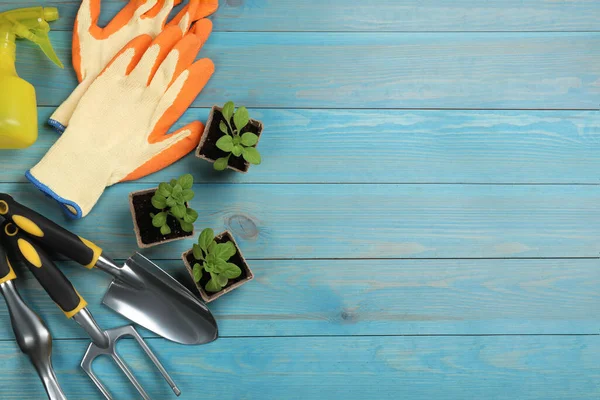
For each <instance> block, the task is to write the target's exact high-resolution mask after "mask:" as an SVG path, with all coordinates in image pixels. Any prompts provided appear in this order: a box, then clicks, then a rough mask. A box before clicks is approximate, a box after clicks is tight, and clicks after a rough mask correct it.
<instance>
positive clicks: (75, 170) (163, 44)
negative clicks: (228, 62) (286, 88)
mask: <svg viewBox="0 0 600 400" xmlns="http://www.w3.org/2000/svg"><path fill="white" fill-rule="evenodd" d="M211 29H212V24H211V23H210V21H209V20H201V21H198V23H196V25H194V27H193V28H192V30H191V31H190V32H189V33H187V34H186V35H183V33H182V31H181V29H180V28H179V27H178V26H171V27H168V28H166V29H165V30H164V31H163V32H162V33H161V34H160V35H159V36H158V37H156V39H154V40H152V37H150V36H149V35H141V36H138V37H137V38H135V39H134V40H132V41H131V42H130V43H129V44H127V46H125V47H124V48H123V49H122V50H121V51H120V52H119V53H118V54H117V56H116V57H115V58H114V59H113V60H112V61H111V62H110V63H109V65H108V66H107V67H106V69H105V70H104V71H103V72H102V73H101V74H100V75H99V76H98V78H96V80H95V81H94V82H93V83H92V84H91V85H90V87H89V88H88V90H87V91H86V92H85V94H84V95H83V96H82V98H81V100H80V101H79V105H78V106H77V108H76V109H75V112H74V113H73V116H72V117H71V122H70V123H69V126H68V127H67V129H66V130H65V132H64V133H63V134H62V135H61V137H60V138H59V139H58V140H57V141H56V143H55V144H54V146H52V147H51V148H50V150H49V151H48V153H46V155H45V156H44V158H43V159H42V160H41V161H40V162H39V163H38V164H37V165H36V166H35V167H33V168H32V169H31V170H29V171H28V172H27V173H26V176H27V178H28V179H29V180H30V181H31V182H32V183H33V184H34V185H36V186H37V187H38V188H39V189H40V190H41V191H43V192H44V193H45V194H46V195H48V196H50V197H52V198H54V199H55V200H57V201H58V202H59V203H60V204H61V206H62V207H63V209H64V210H65V211H66V212H67V215H69V216H70V217H72V218H82V217H84V216H86V215H87V214H88V213H89V212H90V210H91V209H92V207H94V205H95V204H96V202H97V201H98V199H99V198H100V196H101V195H102V192H104V189H105V188H106V187H108V186H111V185H113V184H115V183H117V182H122V181H128V180H135V179H139V178H141V177H143V176H146V175H148V174H151V173H153V172H156V171H158V170H160V169H162V168H165V167H167V166H169V165H171V164H172V163H173V162H175V161H177V160H179V159H180V158H181V157H183V156H184V155H186V154H188V153H189V152H190V151H192V150H193V149H194V148H195V147H196V146H197V145H198V142H199V141H200V136H201V134H202V131H203V129H204V125H203V124H202V123H201V122H199V121H195V122H192V123H190V124H188V125H186V126H185V127H183V128H181V129H179V130H178V131H176V132H174V133H172V134H168V133H167V132H168V130H169V129H170V128H171V126H172V125H173V124H174V123H175V122H176V121H177V120H178V119H179V117H180V116H181V115H182V114H183V113H184V112H185V110H186V109H187V108H188V107H189V106H190V104H191V103H192V102H193V101H194V99H195V98H196V96H197V95H198V94H199V93H200V91H201V90H202V88H203V87H204V85H206V83H207V82H208V80H209V79H210V77H211V75H212V74H213V72H214V65H213V63H212V61H211V60H209V59H207V58H205V59H201V60H199V61H196V62H194V59H195V58H196V55H197V54H198V52H199V51H200V48H201V47H202V44H203V43H204V41H205V40H206V39H207V38H208V36H209V34H210V31H211Z"/></svg>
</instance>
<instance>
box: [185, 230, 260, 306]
mask: <svg viewBox="0 0 600 400" xmlns="http://www.w3.org/2000/svg"><path fill="white" fill-rule="evenodd" d="M215 241H216V242H217V243H225V242H231V243H233V245H234V246H235V250H236V253H235V255H234V256H233V257H231V258H230V259H229V262H231V263H233V264H235V265H237V266H238V267H240V269H241V270H242V274H241V275H240V276H239V277H238V278H235V279H230V280H229V282H228V283H227V286H225V287H224V288H223V289H221V290H220V291H218V292H215V293H211V292H207V291H206V290H205V289H204V287H205V286H206V284H207V283H208V281H209V280H210V274H209V273H208V272H206V271H205V270H202V279H200V282H195V281H194V264H195V263H196V262H197V261H196V259H195V258H194V254H193V252H192V249H190V250H188V251H186V252H185V253H183V255H182V259H183V263H184V264H185V268H186V269H187V270H188V272H189V274H190V276H191V277H192V281H194V283H195V284H196V288H197V289H198V292H200V297H202V300H204V301H205V302H206V303H210V302H211V301H213V300H216V299H218V298H219V297H221V296H223V295H224V294H225V293H229V292H231V291H232V290H234V289H237V288H239V287H240V286H242V285H243V284H244V283H246V282H248V281H250V280H252V279H253V278H254V274H253V273H252V271H251V270H250V267H249V266H248V263H247V262H246V259H245V258H244V256H243V255H242V252H241V251H240V248H239V246H238V245H237V243H236V242H235V240H234V239H233V235H232V234H231V232H229V231H224V232H222V233H220V234H218V235H217V236H215Z"/></svg>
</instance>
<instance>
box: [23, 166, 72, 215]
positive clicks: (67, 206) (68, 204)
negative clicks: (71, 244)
mask: <svg viewBox="0 0 600 400" xmlns="http://www.w3.org/2000/svg"><path fill="white" fill-rule="evenodd" d="M25 177H26V178H27V179H28V180H29V182H31V183H32V184H33V185H34V186H35V187H37V188H38V189H39V190H40V191H42V193H44V194H45V195H46V196H48V197H50V198H51V199H54V200H56V201H57V202H58V204H59V205H60V207H61V208H62V210H63V211H64V212H65V214H66V215H67V217H69V218H71V219H81V218H83V211H82V209H81V207H79V205H78V204H77V203H75V202H74V201H70V200H67V199H65V198H63V197H61V196H59V195H58V194H57V193H56V192H55V191H53V190H52V189H50V188H49V187H48V186H46V185H44V184H43V183H42V182H40V181H39V180H38V179H37V178H36V177H35V176H33V174H32V173H31V170H29V171H27V172H26V173H25Z"/></svg>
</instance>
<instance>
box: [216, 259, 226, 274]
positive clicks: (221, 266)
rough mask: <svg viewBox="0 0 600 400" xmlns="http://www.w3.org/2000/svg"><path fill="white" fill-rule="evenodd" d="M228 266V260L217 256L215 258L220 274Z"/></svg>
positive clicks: (217, 270)
mask: <svg viewBox="0 0 600 400" xmlns="http://www.w3.org/2000/svg"><path fill="white" fill-rule="evenodd" d="M226 267H227V261H225V260H223V259H221V258H217V259H216V260H215V272H218V273H219V274H220V273H221V272H222V271H223V270H224V269H225V268H226Z"/></svg>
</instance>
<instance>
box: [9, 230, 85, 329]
mask: <svg viewBox="0 0 600 400" xmlns="http://www.w3.org/2000/svg"><path fill="white" fill-rule="evenodd" d="M4 233H5V238H6V243H7V244H8V246H10V247H11V249H10V250H12V251H13V252H15V253H16V254H17V255H18V256H19V257H21V258H22V260H23V263H24V264H25V265H26V266H27V268H29V270H30V271H31V273H33V276H35V278H36V279H37V280H38V282H39V283H40V284H41V285H42V287H43V288H44V290H46V292H47V293H48V294H49V295H50V297H51V298H52V300H54V302H55V303H56V304H57V305H58V306H59V307H60V308H61V310H62V311H63V312H64V313H65V315H66V316H67V317H68V318H71V317H72V316H73V315H75V314H77V313H78V312H79V311H81V310H82V309H83V308H85V306H87V302H86V301H85V300H84V299H83V297H81V296H80V295H79V293H77V290H75V288H74V287H73V285H72V284H71V282H70V281H69V279H67V277H66V276H65V275H64V274H63V273H62V272H61V270H60V269H58V268H57V267H56V265H55V264H54V261H52V259H51V258H50V257H49V256H48V254H46V252H45V251H44V250H43V249H42V248H41V247H40V246H39V245H38V244H37V243H35V242H34V241H33V240H31V238H30V237H29V236H27V235H25V234H24V233H23V231H21V230H20V229H19V228H18V227H17V226H16V225H15V224H14V223H12V222H9V223H8V224H6V226H5V232H4Z"/></svg>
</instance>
